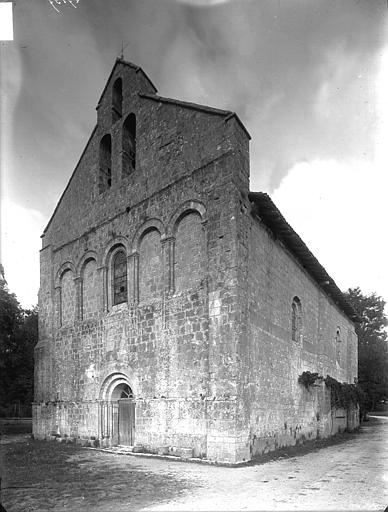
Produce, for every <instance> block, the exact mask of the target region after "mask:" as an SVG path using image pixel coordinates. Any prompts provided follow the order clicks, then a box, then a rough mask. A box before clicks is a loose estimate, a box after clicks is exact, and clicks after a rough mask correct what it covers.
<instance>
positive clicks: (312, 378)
mask: <svg viewBox="0 0 388 512" xmlns="http://www.w3.org/2000/svg"><path fill="white" fill-rule="evenodd" d="M317 381H323V382H324V383H325V385H326V387H328V388H329V389H330V401H331V407H332V409H334V408H341V409H349V408H350V407H356V406H357V405H358V406H360V407H362V406H363V404H364V402H365V393H364V392H363V390H362V389H361V387H360V386H359V385H358V384H349V383H347V382H339V381H338V380H337V379H334V378H333V377H330V375H327V376H326V378H324V377H322V375H319V374H318V373H311V372H308V371H307V372H303V373H302V374H301V375H299V377H298V382H299V384H302V385H303V386H304V387H305V388H306V389H308V388H309V387H311V386H314V384H315V383H316V382H317Z"/></svg>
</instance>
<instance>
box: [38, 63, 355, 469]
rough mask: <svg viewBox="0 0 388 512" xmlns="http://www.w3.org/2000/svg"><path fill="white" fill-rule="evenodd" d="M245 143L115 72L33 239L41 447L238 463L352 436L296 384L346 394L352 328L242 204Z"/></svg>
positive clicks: (268, 222) (319, 284)
mask: <svg viewBox="0 0 388 512" xmlns="http://www.w3.org/2000/svg"><path fill="white" fill-rule="evenodd" d="M249 139H250V136H249V133H248V132H247V130H246V128H245V127H244V125H243V124H242V122H241V120H240V119H239V117H238V116H237V115H236V114H235V113H234V112H230V111H225V110H219V109H216V108H210V107H207V106H203V105H197V104H194V103H187V102H183V101H178V100H174V99H170V98H165V97H162V96H159V95H158V94H157V90H156V88H155V86H154V85H153V84H152V82H151V80H150V79H149V78H148V76H147V75H146V74H145V72H144V71H143V70H142V69H141V68H139V67H138V66H135V65H134V64H131V63H130V62H127V61H124V60H122V59H118V60H117V61H116V62H115V64H114V67H113V69H112V72H111V74H110V76H109V78H108V81H107V83H106V86H105V89H104V90H103V92H102V95H101V98H100V100H99V102H98V105H97V124H96V126H95V128H94V130H93V132H92V134H91V136H90V139H89V141H88V142H87V144H86V147H85V149H84V151H83V153H82V155H81V157H80V159H79V161H78V163H77V165H76V167H75V170H74V173H73V174H72V176H71V178H70V181H69V183H68V185H67V187H66V189H65V191H64V192H63V194H62V197H61V198H60V200H59V203H58V205H57V207H56V209H55V211H54V213H53V215H52V217H51V219H50V221H49V223H48V225H47V227H46V229H45V231H44V233H43V235H42V249H41V252H40V260H41V280H40V291H39V308H40V310H39V311H40V324H39V342H38V344H37V346H36V349H35V401H34V404H33V432H34V436H35V437H36V438H46V439H53V438H57V439H60V440H62V441H68V442H71V441H76V442H79V443H81V444H88V443H90V444H91V445H94V446H103V447H104V446H105V447H108V446H109V447H111V446H115V445H124V446H132V447H134V448H133V450H134V451H138V452H140V451H144V452H148V453H159V454H170V455H177V456H181V457H185V458H191V457H194V458H203V459H208V460H213V461H224V462H229V463H237V462H241V461H247V460H250V459H251V458H253V457H255V456H259V455H260V454H262V453H265V452H268V451H270V450H274V449H276V448H278V447H282V446H288V445H295V444H298V443H301V442H303V441H304V440H308V439H314V438H317V437H319V436H329V435H331V434H333V433H335V432H337V431H338V430H339V429H341V428H345V427H348V428H349V427H350V428H352V427H354V426H356V425H357V419H356V412H355V411H350V412H349V411H343V410H333V409H332V408H331V406H330V396H329V395H330V393H329V391H328V389H326V388H325V385H324V383H321V384H317V385H316V386H314V387H312V388H311V389H306V388H305V387H303V386H302V385H301V384H300V383H298V376H299V375H300V374H301V373H302V372H303V371H311V372H318V373H319V374H321V375H323V376H326V375H327V374H329V375H330V376H332V377H333V378H335V379H337V380H338V381H341V382H349V383H353V381H354V379H355V378H356V377H357V337H356V334H355V330H354V322H355V320H356V316H355V313H354V311H353V309H352V308H351V307H350V306H349V304H348V303H347V302H346V300H345V298H344V297H343V295H342V293H341V291H340V290H339V288H338V287H337V286H336V284H335V283H334V281H333V280H332V279H331V277H330V276H329V275H328V274H327V273H326V271H325V269H324V268H323V267H322V266H321V265H320V263H319V262H318V261H317V259H316V258H315V257H314V256H313V254H312V253H311V252H310V251H309V249H308V248H307V247H306V245H305V244H304V243H303V241H302V240H301V239H300V238H299V236H298V235H297V234H296V233H295V231H294V230H293V229H292V228H291V226H290V225H289V224H288V223H287V222H286V220H285V219H284V217H283V216H282V214H281V213H280V212H279V210H278V209H277V208H276V206H275V205H274V203H273V202H272V201H271V199H270V197H269V196H268V195H267V194H265V193H262V192H250V190H249ZM128 449H129V448H128Z"/></svg>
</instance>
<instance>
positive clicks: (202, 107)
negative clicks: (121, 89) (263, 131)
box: [139, 93, 251, 140]
mask: <svg viewBox="0 0 388 512" xmlns="http://www.w3.org/2000/svg"><path fill="white" fill-rule="evenodd" d="M139 96H140V97H141V98H146V99H149V100H154V101H159V102H160V103H167V104H169V105H177V106H179V107H183V108H188V109H193V110H198V111H199V112H206V113H208V114H214V115H218V116H223V117H225V121H228V120H229V119H230V118H232V117H234V118H235V119H236V121H237V123H238V124H239V125H240V127H241V128H242V129H243V130H244V132H245V134H246V135H247V137H248V139H249V140H251V136H250V134H249V132H248V130H247V129H246V128H245V126H244V124H243V123H242V121H241V119H240V118H239V117H238V115H237V114H236V113H235V112H232V111H231V110H222V109H220V108H214V107H208V106H207V105H200V104H199V103H191V102H189V101H182V100H176V99H172V98H165V97H164V96H159V95H157V94H143V93H139Z"/></svg>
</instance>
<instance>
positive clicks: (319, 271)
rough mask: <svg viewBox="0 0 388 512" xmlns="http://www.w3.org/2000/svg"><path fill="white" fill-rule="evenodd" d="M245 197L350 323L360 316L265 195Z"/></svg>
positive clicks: (356, 320) (253, 194) (358, 319)
mask: <svg viewBox="0 0 388 512" xmlns="http://www.w3.org/2000/svg"><path fill="white" fill-rule="evenodd" d="M248 197H249V199H250V201H251V202H252V203H253V213H254V214H256V215H257V216H258V217H259V218H260V219H261V220H262V221H263V222H264V224H265V225H266V226H267V227H268V228H269V229H270V230H271V231H272V233H273V234H274V235H275V237H276V238H278V239H279V240H281V241H282V242H283V244H284V245H285V246H286V247H287V249H288V250H289V251H290V252H291V253H292V254H293V255H294V256H295V258H296V259H297V260H298V261H299V262H300V263H301V265H302V267H303V268H304V269H305V270H306V271H307V272H308V273H309V274H310V276H311V277H312V278H313V279H314V280H315V282H316V283H317V284H318V286H319V287H320V288H321V289H322V290H323V291H324V292H325V293H326V294H327V295H328V296H329V297H330V298H331V299H332V300H333V301H334V303H335V304H336V306H337V307H338V308H339V309H340V310H341V311H343V312H344V313H345V315H346V316H347V317H348V318H349V319H350V320H351V321H352V322H359V321H360V317H359V316H358V314H357V313H356V311H355V310H354V309H353V307H352V306H351V305H350V304H349V302H348V301H347V300H346V298H345V296H344V294H343V293H342V292H341V290H340V289H339V288H338V286H337V285H336V283H335V282H334V279H332V278H331V277H330V276H329V274H328V273H327V272H326V270H325V269H324V268H323V266H322V265H321V264H320V263H319V261H318V260H317V259H316V257H315V256H314V255H313V254H312V252H311V251H310V250H309V249H308V247H307V246H306V244H305V243H304V242H303V240H302V239H301V238H300V237H299V235H298V234H297V233H296V232H295V231H294V230H293V229H292V227H291V226H290V225H289V224H288V222H287V221H286V220H285V218H284V217H283V215H282V214H281V213H280V211H279V210H278V208H277V207H276V206H275V204H274V203H273V201H272V200H271V198H270V197H269V195H268V194H265V193H264V192H250V193H249V196H248Z"/></svg>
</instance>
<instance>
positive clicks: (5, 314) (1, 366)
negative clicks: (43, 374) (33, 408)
mask: <svg viewBox="0 0 388 512" xmlns="http://www.w3.org/2000/svg"><path fill="white" fill-rule="evenodd" d="M37 340H38V312H37V308H33V309H32V310H24V309H23V308H22V307H21V305H20V304H19V302H18V300H17V298H16V296H15V294H13V293H10V292H9V290H8V288H7V284H6V281H5V280H4V279H2V280H0V413H3V414H7V412H8V411H9V409H10V406H11V405H15V404H21V405H25V406H29V405H30V404H31V402H32V400H33V380H34V346H35V344H36V342H37Z"/></svg>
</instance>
